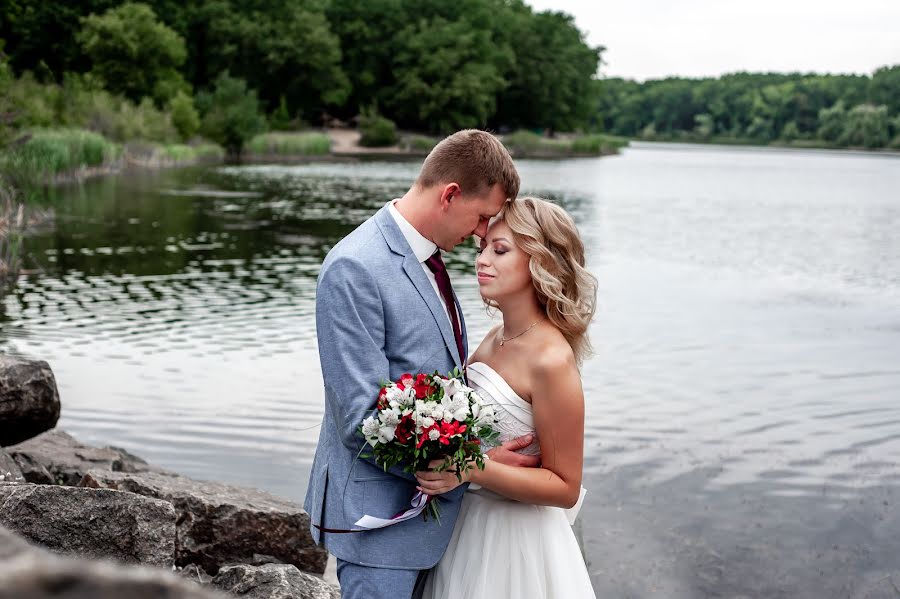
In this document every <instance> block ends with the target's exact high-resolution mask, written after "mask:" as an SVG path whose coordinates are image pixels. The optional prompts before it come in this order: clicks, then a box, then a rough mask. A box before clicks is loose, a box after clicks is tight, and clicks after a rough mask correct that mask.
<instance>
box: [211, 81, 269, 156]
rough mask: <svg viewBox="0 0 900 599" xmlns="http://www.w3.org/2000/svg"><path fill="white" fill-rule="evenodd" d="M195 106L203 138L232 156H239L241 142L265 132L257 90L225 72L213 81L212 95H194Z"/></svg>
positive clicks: (264, 122)
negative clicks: (217, 144)
mask: <svg viewBox="0 0 900 599" xmlns="http://www.w3.org/2000/svg"><path fill="white" fill-rule="evenodd" d="M197 104H198V106H199V107H200V108H201V111H202V112H203V121H202V125H201V132H202V133H203V135H205V136H206V137H208V138H210V139H212V140H213V141H215V142H217V143H219V144H220V145H222V146H224V147H225V149H226V150H227V151H228V153H229V154H231V155H232V156H236V155H240V153H241V150H242V149H243V146H244V143H245V142H246V141H247V140H249V139H250V138H251V137H253V136H254V135H256V134H257V133H261V132H262V131H264V130H265V125H266V120H265V116H263V114H262V112H261V111H260V106H259V99H258V98H257V97H256V91H255V90H252V89H248V88H247V82H246V81H244V80H243V79H238V78H236V77H231V76H230V75H229V74H228V72H227V71H225V72H223V73H222V74H220V75H219V76H218V77H217V78H216V81H215V87H214V88H213V90H212V91H211V92H204V93H201V94H199V95H198V96H197Z"/></svg>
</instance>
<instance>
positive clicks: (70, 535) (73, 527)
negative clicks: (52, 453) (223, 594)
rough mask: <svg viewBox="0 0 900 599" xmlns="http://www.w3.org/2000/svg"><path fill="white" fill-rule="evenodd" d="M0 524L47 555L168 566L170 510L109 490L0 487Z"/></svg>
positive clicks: (172, 536) (154, 501)
mask: <svg viewBox="0 0 900 599" xmlns="http://www.w3.org/2000/svg"><path fill="white" fill-rule="evenodd" d="M0 524H2V525H3V526H6V527H7V528H9V529H10V530H12V531H13V532H16V533H18V534H19V535H21V536H23V537H25V538H26V539H28V540H30V541H32V542H34V543H36V544H38V545H40V546H42V547H45V548H47V549H50V550H52V551H55V552H58V553H64V554H70V555H77V556H80V557H87V558H95V559H101V558H109V559H114V560H117V561H121V562H133V563H144V564H149V565H154V566H164V567H171V566H172V564H173V563H174V561H175V510H174V509H173V508H172V505H171V504H170V503H168V502H166V501H161V500H158V499H151V498H149V497H142V496H140V495H135V494H133V493H125V492H120V491H113V490H110V489H85V488H79V487H60V486H55V485H54V486H45V485H33V484H7V483H0Z"/></svg>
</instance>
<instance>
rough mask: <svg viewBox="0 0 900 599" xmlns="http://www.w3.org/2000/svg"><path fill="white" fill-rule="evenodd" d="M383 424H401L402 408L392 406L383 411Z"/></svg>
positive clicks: (381, 417)
mask: <svg viewBox="0 0 900 599" xmlns="http://www.w3.org/2000/svg"><path fill="white" fill-rule="evenodd" d="M380 419H381V424H382V425H383V426H394V427H395V426H397V425H398V424H400V410H398V409H396V408H391V409H390V410H384V411H382V412H381V416H380Z"/></svg>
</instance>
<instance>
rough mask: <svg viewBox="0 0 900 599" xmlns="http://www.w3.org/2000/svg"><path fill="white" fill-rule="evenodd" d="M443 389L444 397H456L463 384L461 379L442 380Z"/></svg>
mask: <svg viewBox="0 0 900 599" xmlns="http://www.w3.org/2000/svg"><path fill="white" fill-rule="evenodd" d="M440 383H441V387H443V388H444V395H445V396H446V395H456V394H457V393H458V392H459V390H460V389H462V387H463V384H462V381H460V380H459V379H446V380H444V379H440Z"/></svg>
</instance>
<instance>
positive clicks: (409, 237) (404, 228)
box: [388, 200, 453, 323]
mask: <svg viewBox="0 0 900 599" xmlns="http://www.w3.org/2000/svg"><path fill="white" fill-rule="evenodd" d="M396 201H397V200H391V201H390V202H388V210H389V211H390V213H391V216H393V217H394V220H395V221H397V226H398V227H400V232H401V233H403V237H404V238H405V239H406V243H408V244H409V247H410V248H412V251H413V254H415V256H416V258H417V259H418V260H419V265H420V266H421V267H422V270H424V271H425V276H426V277H428V280H429V281H430V282H431V286H432V287H433V288H434V293H435V294H436V295H437V296H438V299H439V300H441V305H442V306H444V313H445V314H446V315H447V320H449V321H450V322H451V323H452V322H453V321H452V320H451V319H450V312H448V311H447V302H445V301H444V296H442V295H441V290H440V289H438V284H437V279H435V278H434V273H433V272H431V269H430V268H428V265H427V264H425V261H426V260H428V259H429V258H431V255H432V254H433V253H434V251H435V250H436V249H438V247H437V245H436V244H435V243H434V242H433V241H431V240H429V239H428V238H426V237H425V236H424V235H422V234H421V233H419V232H418V231H417V230H416V228H415V227H414V226H412V225H411V224H409V221H408V220H406V219H405V218H403V215H402V214H400V211H399V210H397V207H396V206H394V203H395V202H396Z"/></svg>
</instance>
